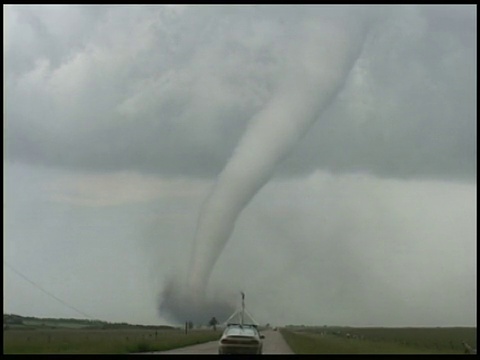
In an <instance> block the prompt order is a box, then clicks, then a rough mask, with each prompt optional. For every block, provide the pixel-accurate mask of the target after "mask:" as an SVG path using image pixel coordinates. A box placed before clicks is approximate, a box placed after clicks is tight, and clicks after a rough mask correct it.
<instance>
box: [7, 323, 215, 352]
mask: <svg viewBox="0 0 480 360" xmlns="http://www.w3.org/2000/svg"><path fill="white" fill-rule="evenodd" d="M220 335H221V333H220V332H219V331H216V332H214V331H213V330H191V331H189V332H188V333H187V334H185V332H184V331H182V330H179V329H175V330H137V329H133V330H122V329H118V330H108V329H106V330H98V329H44V330H39V329H36V330H6V331H5V330H4V331H3V353H4V354H128V353H139V352H146V351H161V350H169V349H173V348H177V347H183V346H188V345H193V344H199V343H203V342H207V341H212V340H218V339H219V338H220Z"/></svg>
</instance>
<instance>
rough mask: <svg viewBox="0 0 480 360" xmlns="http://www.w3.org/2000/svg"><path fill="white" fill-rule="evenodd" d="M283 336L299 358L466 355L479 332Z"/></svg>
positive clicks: (298, 331)
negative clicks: (343, 355)
mask: <svg viewBox="0 0 480 360" xmlns="http://www.w3.org/2000/svg"><path fill="white" fill-rule="evenodd" d="M281 332H282V335H283V337H284V338H285V340H286V341H287V343H288V344H289V345H290V347H291V349H292V350H293V351H294V352H295V353H296V354H463V353H464V352H465V348H464V347H463V345H462V341H466V342H467V343H468V344H469V345H470V346H472V347H473V348H476V347H477V341H476V339H477V329H476V328H464V327H457V328H349V327H322V328H319V327H307V328H301V327H289V328H284V329H281Z"/></svg>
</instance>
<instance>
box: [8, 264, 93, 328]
mask: <svg viewBox="0 0 480 360" xmlns="http://www.w3.org/2000/svg"><path fill="white" fill-rule="evenodd" d="M5 265H7V267H9V268H10V270H12V271H13V272H14V273H16V274H17V275H19V276H20V277H22V278H23V279H24V280H26V281H28V282H29V283H30V284H32V285H33V286H35V287H36V288H37V289H39V290H41V291H42V292H44V293H45V294H47V295H48V296H50V297H51V298H53V299H55V300H57V301H58V302H60V303H62V304H63V305H65V306H67V307H69V308H70V309H72V310H74V311H76V312H77V313H79V314H81V315H83V316H85V317H86V318H88V319H90V320H95V319H94V318H93V316H90V315H88V314H86V313H84V312H83V311H81V310H78V309H77V308H75V307H74V306H72V305H70V304H68V303H66V302H65V301H63V300H62V299H59V298H58V297H56V296H55V295H53V294H52V293H50V292H48V291H47V290H45V289H44V288H42V287H41V286H40V285H38V284H36V283H35V282H33V281H32V280H30V279H29V278H28V277H26V276H25V275H23V274H22V273H21V272H19V271H18V270H16V269H15V268H14V267H13V266H12V265H10V264H9V263H8V262H6V261H5Z"/></svg>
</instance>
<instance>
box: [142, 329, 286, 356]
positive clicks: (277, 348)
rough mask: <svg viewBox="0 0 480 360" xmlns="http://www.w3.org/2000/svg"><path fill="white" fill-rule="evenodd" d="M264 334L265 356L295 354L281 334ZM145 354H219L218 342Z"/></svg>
mask: <svg viewBox="0 0 480 360" xmlns="http://www.w3.org/2000/svg"><path fill="white" fill-rule="evenodd" d="M262 334H263V335H265V339H264V340H263V353H264V354H293V352H292V350H290V347H289V346H288V345H287V343H286V342H285V340H284V339H283V337H282V335H281V334H280V332H278V331H273V330H265V331H262ZM144 354H148V355H162V354H218V342H217V341H210V342H207V343H204V344H198V345H193V346H187V347H184V348H180V349H173V350H168V351H156V352H149V353H144Z"/></svg>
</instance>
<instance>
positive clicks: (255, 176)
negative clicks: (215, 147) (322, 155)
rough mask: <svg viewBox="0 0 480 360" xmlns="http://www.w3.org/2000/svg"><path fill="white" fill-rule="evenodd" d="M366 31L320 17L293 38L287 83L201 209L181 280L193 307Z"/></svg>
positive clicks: (327, 100) (336, 88)
mask: <svg viewBox="0 0 480 360" xmlns="http://www.w3.org/2000/svg"><path fill="white" fill-rule="evenodd" d="M369 25H370V22H369V21H368V19H367V18H365V17H364V18H363V20H362V21H360V20H358V18H357V17H352V16H344V17H343V18H342V21H340V22H339V21H338V18H337V19H332V18H327V17H325V18H320V19H315V21H314V20H311V21H310V22H308V23H307V24H306V25H305V26H304V27H303V28H302V31H299V33H297V34H296V35H297V36H298V38H297V39H294V41H293V43H295V44H294V45H293V46H292V47H291V48H290V49H289V51H288V54H287V58H286V59H285V60H286V61H285V63H286V64H288V65H287V66H286V67H285V74H284V75H285V76H284V79H283V80H282V81H281V82H280V84H279V86H278V89H277V91H275V93H274V95H273V96H272V97H271V99H270V100H269V101H268V102H267V103H266V105H265V106H264V107H263V108H262V109H261V110H260V111H259V112H258V113H257V114H255V115H254V117H253V118H252V119H251V121H250V123H249V126H248V128H247V130H246V132H245V134H244V135H243V137H242V138H241V140H240V142H239V144H238V146H237V147H236V149H235V151H234V153H233V155H232V157H231V158H230V160H229V162H228V163H227V164H226V166H225V167H224V169H223V170H222V172H221V173H220V174H219V176H218V178H217V181H216V183H215V184H214V186H213V188H212V190H211V192H210V193H209V195H208V197H207V199H206V200H205V202H204V203H203V205H202V208H201V211H200V215H199V218H198V223H197V228H196V234H195V238H194V243H193V249H192V254H191V259H190V262H189V270H188V273H187V279H186V290H185V291H186V297H187V298H188V299H189V304H190V307H191V308H202V306H203V305H202V304H205V303H206V302H207V301H206V291H207V286H208V281H209V278H210V275H211V273H212V270H213V268H214V266H215V263H216V262H217V260H218V258H219V256H220V255H221V253H222V251H223V249H224V248H225V245H226V243H227V242H228V240H229V238H230V236H231V234H232V232H233V231H234V227H235V222H236V220H237V218H238V217H239V215H240V213H241V212H242V210H243V209H244V208H245V207H246V206H247V204H248V203H249V202H250V200H251V199H252V198H253V197H254V196H255V194H256V193H257V192H258V191H259V190H260V189H261V188H262V187H263V186H264V185H265V184H266V183H267V182H268V181H269V179H270V178H271V177H272V176H273V174H274V171H275V168H276V166H277V165H278V164H279V163H280V162H281V161H282V159H284V158H285V157H286V156H287V155H288V154H289V153H290V152H291V150H292V148H293V147H294V146H295V144H297V143H298V142H299V141H300V139H301V138H302V137H303V136H304V135H305V133H306V132H307V131H308V129H309V128H310V127H311V126H312V125H313V124H314V122H315V121H316V120H317V119H318V118H319V117H321V115H322V112H324V111H325V110H326V109H327V108H328V106H329V104H331V103H332V101H333V100H334V99H335V98H336V96H337V94H338V93H339V92H340V91H341V90H342V88H343V87H344V86H345V83H346V80H347V78H348V75H349V73H350V71H351V69H352V68H353V66H354V64H355V62H356V60H357V59H358V57H359V56H360V54H361V51H362V48H363V45H364V43H365V38H366V35H367V33H368V29H369ZM295 40H298V41H295ZM177 304H178V302H177Z"/></svg>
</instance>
